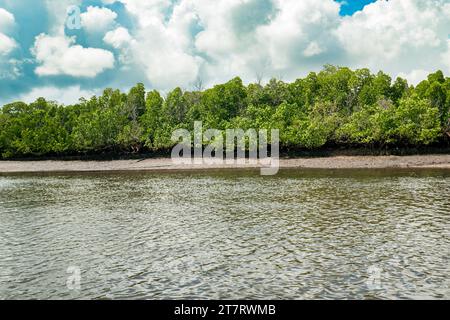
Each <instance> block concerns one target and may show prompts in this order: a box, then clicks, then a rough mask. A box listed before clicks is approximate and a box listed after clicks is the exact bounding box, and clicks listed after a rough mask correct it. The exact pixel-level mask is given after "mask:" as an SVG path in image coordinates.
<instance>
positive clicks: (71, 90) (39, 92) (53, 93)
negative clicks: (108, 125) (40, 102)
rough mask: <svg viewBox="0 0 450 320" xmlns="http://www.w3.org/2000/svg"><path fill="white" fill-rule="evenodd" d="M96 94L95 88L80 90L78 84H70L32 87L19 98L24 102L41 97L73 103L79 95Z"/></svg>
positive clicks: (87, 96)
mask: <svg viewBox="0 0 450 320" xmlns="http://www.w3.org/2000/svg"><path fill="white" fill-rule="evenodd" d="M95 94H98V92H96V91H95V90H82V89H81V88H80V86H71V87H67V88H58V87H54V86H47V87H38V88H33V89H32V90H31V91H30V92H28V93H26V94H24V95H22V96H20V98H19V100H20V101H24V102H25V103H31V102H34V101H36V99H37V98H40V97H43V98H45V99H46V100H49V101H56V102H58V103H63V104H65V105H69V104H72V103H75V102H77V101H78V99H80V98H81V97H84V98H86V99H89V98H90V97H91V96H93V95H95Z"/></svg>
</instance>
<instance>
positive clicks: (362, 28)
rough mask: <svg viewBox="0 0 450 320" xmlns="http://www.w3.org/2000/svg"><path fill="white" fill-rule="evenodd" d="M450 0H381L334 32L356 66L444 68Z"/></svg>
mask: <svg viewBox="0 0 450 320" xmlns="http://www.w3.org/2000/svg"><path fill="white" fill-rule="evenodd" d="M449 9H450V5H449V4H448V0H444V1H442V0H440V1H422V0H391V1H384V0H379V1H377V2H375V3H373V4H371V5H368V6H366V7H365V8H364V10H363V11H361V12H358V13H356V14H355V15H353V16H350V17H346V18H345V19H343V21H342V23H341V24H340V26H339V28H338V29H337V30H336V31H335V33H336V35H337V36H338V37H339V39H340V41H341V43H342V46H343V48H345V50H346V55H347V59H348V61H352V62H353V64H354V65H356V66H361V67H362V66H366V67H370V68H372V69H383V70H386V71H387V72H390V73H391V74H397V73H400V72H402V73H403V74H407V75H411V78H410V80H411V81H416V79H414V78H415V75H417V74H418V73H417V72H418V71H417V70H434V69H438V68H442V67H443V65H442V63H441V59H439V56H440V54H441V53H442V52H443V51H444V50H445V49H446V42H447V41H446V40H447V38H448V35H449V30H450V10H449Z"/></svg>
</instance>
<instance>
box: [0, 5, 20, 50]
mask: <svg viewBox="0 0 450 320" xmlns="http://www.w3.org/2000/svg"><path fill="white" fill-rule="evenodd" d="M14 24H15V19H14V15H13V14H12V13H11V12H9V11H6V10H5V9H3V8H0V56H6V55H8V54H9V53H10V52H11V51H12V50H13V49H15V48H16V47H17V46H18V45H17V43H16V41H15V40H14V39H13V38H11V37H9V36H8V35H7V33H8V32H10V31H11V30H12V28H13V27H14Z"/></svg>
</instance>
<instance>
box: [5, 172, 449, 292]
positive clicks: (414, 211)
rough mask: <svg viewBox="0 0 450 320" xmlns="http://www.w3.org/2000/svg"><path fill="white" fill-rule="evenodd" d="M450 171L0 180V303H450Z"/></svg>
mask: <svg viewBox="0 0 450 320" xmlns="http://www.w3.org/2000/svg"><path fill="white" fill-rule="evenodd" d="M449 195H450V171H439V170H435V171H406V170H403V171H393V170H384V171H376V170H367V171H358V170H340V171H324V170H312V171H311V170H309V171H283V172H281V173H280V174H279V175H278V176H275V177H261V176H259V175H258V172H253V171H226V172H191V173H158V174H156V173H142V172H136V173H109V174H55V175H3V176H1V175H0V221H1V224H0V258H1V259H0V298H3V299H19V298H26V299H28V298H33V299H34V298H37V299H178V298H186V299H241V298H255V299H272V298H273V299H311V298H314V299H350V298H352V299H379V298H382V299H386V298H395V299H415V298H425V299H449V298H450V287H449V286H450V281H449V279H450V267H449V261H450V255H449V249H450V237H449V235H450V234H449V230H450V229H449V217H450V197H449Z"/></svg>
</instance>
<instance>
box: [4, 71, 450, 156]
mask: <svg viewBox="0 0 450 320" xmlns="http://www.w3.org/2000/svg"><path fill="white" fill-rule="evenodd" d="M449 107H450V78H445V77H444V75H443V73H442V72H441V71H438V72H436V73H433V74H430V75H429V76H428V79H426V80H424V81H422V82H421V83H420V84H418V85H417V86H416V87H413V86H410V85H408V83H407V81H406V80H404V79H401V78H397V79H396V80H395V81H392V79H391V77H389V76H388V75H387V74H384V73H383V72H379V73H377V74H371V73H370V71H369V70H368V69H360V70H356V71H352V70H350V69H349V68H341V67H335V66H325V68H324V69H323V70H322V71H321V72H319V73H314V72H313V73H310V74H309V75H308V76H307V77H306V78H303V79H298V80H296V81H295V82H292V83H285V82H283V81H280V80H276V79H272V80H271V81H270V82H269V83H267V84H266V85H260V84H250V85H248V86H244V85H243V83H242V81H241V79H239V78H235V79H233V80H231V81H229V82H227V83H225V84H221V85H217V86H215V87H213V88H211V89H207V90H203V91H184V90H182V89H180V88H176V89H174V90H173V91H171V92H170V93H168V94H167V96H166V97H162V96H161V94H160V93H159V92H157V91H150V92H148V93H147V92H146V91H145V88H144V86H143V85H142V84H138V85H136V86H135V87H133V88H132V89H131V90H130V92H129V93H128V94H126V93H123V92H120V91H119V90H113V89H106V90H104V92H103V95H102V96H99V97H96V96H94V97H92V98H90V99H89V100H86V99H84V98H82V99H80V101H79V103H77V104H75V105H69V106H62V105H58V104H57V103H55V102H52V101H46V100H45V99H44V98H39V99H37V100H36V101H35V102H33V103H30V104H26V103H23V102H15V103H11V104H7V105H5V106H3V107H2V108H1V110H0V128H1V131H0V152H1V155H2V157H3V158H9V157H24V156H44V155H68V154H85V153H89V154H98V153H110V152H114V153H139V152H156V151H159V150H168V149H170V148H171V147H172V146H173V145H174V142H172V141H171V136H172V132H173V131H174V130H175V129H178V128H186V129H189V130H192V129H193V124H194V121H203V128H204V129H208V128H214V129H219V130H224V129H228V128H242V129H249V128H254V129H269V130H270V129H279V130H280V145H281V148H286V149H317V148H320V147H323V146H325V145H332V146H343V147H346V146H370V147H386V146H406V147H408V146H425V145H429V144H432V143H437V142H447V141H448V139H449V137H450V121H449V117H450V115H449Z"/></svg>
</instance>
